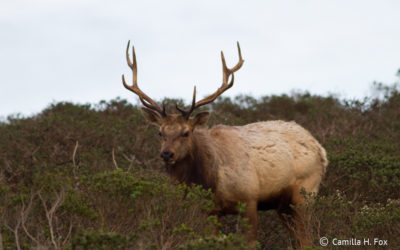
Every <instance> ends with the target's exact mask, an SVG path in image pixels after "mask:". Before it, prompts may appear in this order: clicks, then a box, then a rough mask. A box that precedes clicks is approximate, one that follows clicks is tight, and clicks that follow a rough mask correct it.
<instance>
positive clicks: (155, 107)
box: [122, 41, 167, 117]
mask: <svg viewBox="0 0 400 250" xmlns="http://www.w3.org/2000/svg"><path fill="white" fill-rule="evenodd" d="M130 42H131V41H128V46H127V47H126V61H127V63H128V66H129V68H131V69H132V73H133V78H132V86H129V85H128V84H126V82H125V77H124V75H122V83H123V84H124V86H125V88H127V89H128V90H130V91H132V92H133V93H135V94H136V95H138V96H139V99H140V101H141V102H142V103H143V105H144V106H146V107H147V108H149V109H152V110H154V111H156V112H158V113H159V114H160V115H161V116H163V117H165V116H167V114H166V112H165V106H164V104H163V107H162V108H161V107H160V105H158V104H157V103H156V102H155V101H154V100H153V99H151V98H150V97H149V96H147V95H146V94H145V93H144V92H143V91H141V90H140V89H139V86H138V85H137V66H136V65H137V64H136V54H135V47H134V46H132V59H133V63H132V61H131V59H130V58H129V44H130Z"/></svg>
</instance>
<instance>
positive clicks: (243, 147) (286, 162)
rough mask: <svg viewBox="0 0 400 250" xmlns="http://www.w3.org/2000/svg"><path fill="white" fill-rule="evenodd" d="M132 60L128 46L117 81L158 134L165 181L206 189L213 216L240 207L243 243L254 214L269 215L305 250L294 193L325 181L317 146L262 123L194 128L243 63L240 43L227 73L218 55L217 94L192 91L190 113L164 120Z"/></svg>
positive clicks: (299, 131) (292, 128)
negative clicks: (126, 70)
mask: <svg viewBox="0 0 400 250" xmlns="http://www.w3.org/2000/svg"><path fill="white" fill-rule="evenodd" d="M132 53H133V55H132V58H133V62H132V61H131V59H130V57H129V42H128V46H127V49H126V59H127V62H128V65H129V67H130V68H131V70H132V72H133V83H132V85H128V84H127V83H126V82H125V78H124V76H122V81H123V84H124V86H125V88H127V89H129V90H131V91H133V92H134V93H135V94H136V95H138V96H139V98H140V101H141V102H142V104H143V105H144V106H145V107H143V108H142V112H143V115H144V116H145V118H146V119H147V121H148V122H150V123H152V124H155V125H158V126H159V127H160V130H159V135H160V137H161V158H162V159H163V160H164V162H165V164H166V168H167V171H168V173H169V175H170V176H171V178H172V179H173V180H177V181H179V182H183V183H187V184H193V183H194V184H200V185H203V186H204V188H210V189H211V190H212V191H213V192H214V194H215V196H214V197H215V198H214V199H215V200H214V202H215V208H214V210H213V214H216V215H218V217H219V216H223V215H226V214H234V213H237V212H238V206H237V205H238V202H241V203H245V204H246V209H245V216H246V217H247V218H248V222H249V224H250V225H251V229H250V230H249V241H250V242H253V241H254V240H255V239H256V238H257V210H266V209H276V210H277V212H278V214H279V216H280V218H281V219H282V220H283V222H284V223H285V225H286V226H287V227H288V228H289V230H290V231H291V233H292V235H293V237H294V238H295V240H296V244H297V246H298V247H299V248H303V247H304V246H305V245H310V244H311V241H310V238H309V237H308V234H307V232H306V229H305V225H306V223H307V221H306V218H307V216H305V215H304V210H303V209H300V208H299V207H298V206H297V207H296V205H299V204H304V203H305V202H306V201H305V200H304V198H303V196H302V195H301V193H300V191H301V189H302V188H304V189H305V191H306V192H313V193H317V192H318V188H319V185H320V182H321V179H322V177H323V175H324V173H325V170H326V166H327V163H328V161H327V158H326V153H325V150H324V149H323V148H322V147H321V145H320V144H319V143H318V141H317V140H316V139H315V138H314V137H313V136H312V135H311V134H310V133H309V132H308V131H307V130H305V129H304V128H302V127H301V126H299V125H298V124H296V123H295V122H284V121H265V122H256V123H251V124H248V125H245V126H224V125H218V126H215V127H213V128H211V129H206V128H202V127H201V125H203V124H205V123H206V122H207V120H208V117H209V112H200V113H198V114H197V115H195V116H194V117H190V115H191V113H192V112H193V111H194V110H195V109H196V108H198V107H200V106H203V105H206V104H208V103H211V102H213V101H214V100H215V99H216V98H217V97H218V96H219V95H221V94H222V93H223V92H224V91H226V90H227V89H229V88H230V87H232V85H233V82H234V75H233V73H234V72H235V71H237V70H239V69H240V67H241V66H242V65H243V62H244V61H243V59H242V55H241V51H240V47H239V43H238V53H239V62H238V63H237V64H236V66H234V67H233V68H228V67H227V66H226V63H225V58H224V55H223V53H222V52H221V58H222V65H223V83H222V85H221V87H220V88H218V90H217V91H216V92H214V93H213V94H211V95H210V96H208V97H206V98H204V99H202V100H200V101H198V102H196V87H195V88H194V93H193V101H192V105H191V107H190V109H188V110H184V109H182V108H179V107H178V106H176V108H177V110H178V111H180V113H181V114H167V113H166V111H165V107H164V105H163V106H162V107H161V106H160V105H159V104H157V103H156V102H155V101H154V100H152V99H151V98H150V97H149V96H147V95H146V94H145V93H144V92H142V91H141V90H140V89H139V87H138V85H137V67H136V56H135V50H134V48H133V47H132ZM229 79H230V81H229V82H228V80H229ZM293 205H294V206H293ZM284 214H287V215H289V216H286V215H284Z"/></svg>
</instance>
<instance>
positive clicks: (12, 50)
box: [0, 0, 400, 116]
mask: <svg viewBox="0 0 400 250" xmlns="http://www.w3.org/2000/svg"><path fill="white" fill-rule="evenodd" d="M399 13H400V1H397V0H392V1H385V0H382V1H376V0H375V1H368V0H362V1H361V0H353V1H344V0H334V1H326V0H310V1H307V0H306V1H298V0H290V1H289V0H282V1H261V0H260V1H234V0H231V1H228V0H225V1H215V0H214V1H211V0H203V1H188V0H186V1H178V0H173V1H121V0H116V1H115V0H114V1H99V0H96V1H95V0H58V1H56V0H1V2H0V31H1V33H0V103H1V105H0V116H6V115H8V114H11V113H22V114H26V115H29V114H32V113H36V112H39V111H40V110H42V109H43V108H44V107H46V106H47V105H48V104H49V103H51V102H54V101H73V102H79V103H87V102H90V103H93V102H98V101H99V100H101V99H105V100H110V99H112V98H115V97H117V96H120V97H122V98H126V99H128V100H130V101H132V102H136V97H135V96H134V95H133V94H132V93H130V92H128V91H127V90H125V88H124V87H123V86H122V83H121V75H122V74H125V75H126V76H127V77H128V81H130V79H131V72H130V70H129V68H128V67H127V66H126V61H125V57H124V55H125V47H126V44H127V41H128V40H131V43H133V44H134V45H135V49H136V54H137V60H138V71H139V72H138V78H139V79H138V80H139V86H140V87H141V89H142V90H144V91H145V92H146V93H148V94H149V95H150V96H151V97H153V98H155V99H161V98H163V97H181V98H185V99H186V100H189V99H190V98H191V95H192V91H193V86H194V85H195V84H196V85H197V91H198V96H199V97H202V96H204V95H206V94H208V93H211V92H214V91H215V90H216V89H217V88H218V87H219V85H220V84H221V77H222V72H221V61H220V54H219V52H220V50H223V51H224V53H225V56H226V58H227V63H228V66H229V65H233V64H235V63H236V62H237V50H236V41H239V42H240V45H241V48H242V53H243V57H244V59H245V63H244V65H243V67H242V69H241V70H240V71H239V72H238V73H236V75H235V85H234V86H233V87H232V88H231V89H230V90H228V91H227V92H226V93H224V95H225V96H235V95H238V94H241V93H243V94H251V95H254V96H255V97H259V96H263V95H270V94H281V93H290V91H291V90H293V89H300V90H307V91H309V92H311V93H313V94H328V93H337V94H340V95H341V96H343V97H346V98H352V97H358V98H360V97H363V96H364V95H366V94H368V93H369V89H370V88H369V87H370V85H371V83H372V82H373V81H381V82H384V83H388V84H390V83H393V82H394V81H396V76H395V73H396V71H397V70H398V69H399V68H400V15H399Z"/></svg>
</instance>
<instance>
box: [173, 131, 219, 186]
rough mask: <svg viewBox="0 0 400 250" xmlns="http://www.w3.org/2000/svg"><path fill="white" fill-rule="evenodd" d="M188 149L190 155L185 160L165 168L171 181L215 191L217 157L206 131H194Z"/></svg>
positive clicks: (211, 140)
mask: <svg viewBox="0 0 400 250" xmlns="http://www.w3.org/2000/svg"><path fill="white" fill-rule="evenodd" d="M190 147H191V148H190V153H189V154H188V155H187V156H186V157H185V158H183V159H182V160H180V161H177V162H176V163H175V164H173V165H170V166H167V172H168V174H169V175H170V176H171V178H172V179H173V180H177V181H179V182H182V183H185V184H187V185H190V184H196V185H202V186H203V187H204V188H205V189H209V188H211V190H212V191H215V188H216V183H217V176H218V175H217V171H218V157H217V153H216V150H215V146H214V141H213V138H212V137H211V136H210V134H209V132H208V130H207V129H195V130H194V132H193V137H192V141H191V146H190Z"/></svg>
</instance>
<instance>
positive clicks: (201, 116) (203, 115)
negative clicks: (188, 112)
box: [190, 111, 210, 128]
mask: <svg viewBox="0 0 400 250" xmlns="http://www.w3.org/2000/svg"><path fill="white" fill-rule="evenodd" d="M209 116H210V112H208V111H204V112H200V113H198V114H197V115H196V116H195V117H193V118H191V119H190V125H192V127H193V128H194V127H195V126H201V125H204V124H205V123H206V122H207V121H208V117H209Z"/></svg>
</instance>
